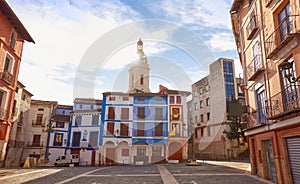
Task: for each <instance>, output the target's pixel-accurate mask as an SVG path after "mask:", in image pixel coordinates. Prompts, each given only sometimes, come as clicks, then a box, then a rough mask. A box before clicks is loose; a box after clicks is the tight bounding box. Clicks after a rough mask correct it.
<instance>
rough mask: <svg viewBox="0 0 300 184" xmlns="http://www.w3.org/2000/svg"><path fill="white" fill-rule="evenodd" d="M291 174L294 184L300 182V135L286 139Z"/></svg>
mask: <svg viewBox="0 0 300 184" xmlns="http://www.w3.org/2000/svg"><path fill="white" fill-rule="evenodd" d="M286 143H287V149H288V156H289V161H290V168H291V175H292V178H293V182H294V184H300V162H299V160H300V137H292V138H288V139H286Z"/></svg>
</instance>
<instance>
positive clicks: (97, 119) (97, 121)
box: [92, 114, 99, 126]
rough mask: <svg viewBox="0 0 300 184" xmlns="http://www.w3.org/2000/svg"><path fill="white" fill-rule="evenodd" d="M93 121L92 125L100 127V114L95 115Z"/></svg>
mask: <svg viewBox="0 0 300 184" xmlns="http://www.w3.org/2000/svg"><path fill="white" fill-rule="evenodd" d="M92 119H93V121H92V125H95V126H98V125H99V114H95V115H93V118H92Z"/></svg>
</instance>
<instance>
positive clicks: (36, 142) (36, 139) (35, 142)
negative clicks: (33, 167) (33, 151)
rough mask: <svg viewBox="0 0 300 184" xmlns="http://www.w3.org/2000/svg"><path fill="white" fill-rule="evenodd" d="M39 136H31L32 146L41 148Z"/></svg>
mask: <svg viewBox="0 0 300 184" xmlns="http://www.w3.org/2000/svg"><path fill="white" fill-rule="evenodd" d="M40 141H41V135H33V140H32V146H41V145H40Z"/></svg>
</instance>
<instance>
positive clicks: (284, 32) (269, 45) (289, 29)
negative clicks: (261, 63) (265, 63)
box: [265, 15, 300, 59]
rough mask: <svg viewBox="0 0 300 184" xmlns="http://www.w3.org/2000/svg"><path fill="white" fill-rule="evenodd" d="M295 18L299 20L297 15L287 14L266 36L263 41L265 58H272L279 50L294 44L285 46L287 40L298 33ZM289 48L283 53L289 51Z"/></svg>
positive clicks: (287, 42)
mask: <svg viewBox="0 0 300 184" xmlns="http://www.w3.org/2000/svg"><path fill="white" fill-rule="evenodd" d="M297 20H298V21H299V15H289V16H288V17H287V18H286V19H284V20H283V21H282V22H281V23H280V24H279V26H278V27H276V28H275V31H274V32H273V33H272V34H271V35H270V36H269V37H268V38H267V40H266V42H265V46H266V56H267V59H274V58H276V57H275V56H276V54H278V53H279V52H280V51H282V50H285V49H290V50H291V49H293V48H294V47H295V46H296V45H294V46H292V47H287V45H288V44H289V42H290V41H291V40H292V39H293V38H295V37H296V36H299V34H300V32H299V30H297V26H299V25H297V24H296V23H297ZM298 24H299V23H298ZM296 44H298V43H296ZM290 50H288V51H285V53H287V52H289V51H290Z"/></svg>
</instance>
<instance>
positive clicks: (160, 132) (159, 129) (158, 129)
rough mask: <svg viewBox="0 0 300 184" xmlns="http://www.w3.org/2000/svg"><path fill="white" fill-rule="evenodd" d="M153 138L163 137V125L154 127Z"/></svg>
mask: <svg viewBox="0 0 300 184" xmlns="http://www.w3.org/2000/svg"><path fill="white" fill-rule="evenodd" d="M155 136H163V124H162V123H159V124H157V125H156V126H155Z"/></svg>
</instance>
